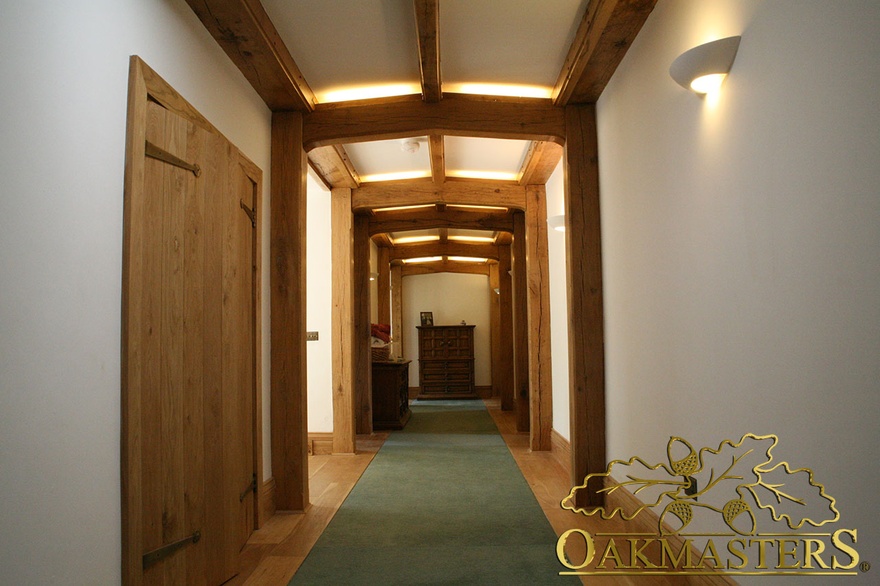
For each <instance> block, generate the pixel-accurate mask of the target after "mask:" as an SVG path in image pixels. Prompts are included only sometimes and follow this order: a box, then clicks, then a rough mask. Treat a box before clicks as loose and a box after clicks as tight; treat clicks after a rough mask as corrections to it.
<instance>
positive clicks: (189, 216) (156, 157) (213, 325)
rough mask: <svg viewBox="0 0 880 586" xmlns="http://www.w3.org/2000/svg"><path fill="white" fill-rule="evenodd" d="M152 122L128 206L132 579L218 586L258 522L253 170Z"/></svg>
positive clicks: (239, 158) (213, 144)
mask: <svg viewBox="0 0 880 586" xmlns="http://www.w3.org/2000/svg"><path fill="white" fill-rule="evenodd" d="M144 116H145V119H146V124H145V130H144V139H145V156H144V159H143V175H142V176H143V183H142V186H143V188H142V189H141V190H131V193H130V194H129V196H128V197H130V200H129V201H127V202H126V205H127V206H128V208H129V209H128V210H127V212H126V230H127V236H126V250H127V251H126V262H127V263H128V266H127V268H126V269H125V274H126V283H125V288H126V291H125V292H124V302H123V306H124V308H123V311H124V314H125V316H124V330H125V334H124V336H123V338H124V341H123V343H124V346H125V348H124V353H125V356H124V361H125V363H126V366H125V368H124V374H123V394H124V399H123V409H124V416H123V428H124V430H123V434H124V435H123V444H124V451H125V452H127V455H125V456H124V461H123V477H124V478H123V493H124V495H123V498H124V503H123V507H124V509H125V507H126V506H128V507H134V508H136V509H137V510H135V511H132V510H124V512H123V518H124V519H126V518H133V519H137V522H134V521H128V522H127V526H126V527H124V532H125V533H127V535H125V536H124V541H123V545H124V549H125V548H126V545H127V546H128V547H130V548H131V549H136V550H137V551H135V552H134V555H130V556H129V557H128V561H127V562H124V566H125V568H124V569H125V579H126V582H127V583H143V584H206V585H209V586H213V585H216V584H222V583H223V582H225V581H227V580H229V579H230V578H231V577H233V576H234V575H235V574H236V572H237V571H238V556H239V552H240V551H241V548H242V547H243V546H244V544H245V542H246V540H247V538H248V537H249V536H250V534H251V532H252V531H253V529H254V520H255V502H254V499H255V496H254V495H255V490H254V489H255V486H256V478H257V466H256V456H255V451H256V450H255V447H254V442H255V425H256V410H255V403H256V392H257V389H256V384H255V381H256V371H255V368H256V365H255V346H256V344H255V336H256V333H255V327H256V324H255V311H256V308H255V303H256V289H255V281H254V270H255V266H256V258H255V253H256V238H255V233H254V232H255V224H254V221H253V214H254V210H255V207H256V202H257V183H256V181H255V179H254V172H255V170H256V172H257V173H258V172H259V170H258V169H255V168H254V167H253V166H252V164H251V163H250V162H249V161H247V160H246V159H245V158H244V157H243V155H241V154H240V153H239V151H238V150H237V149H236V148H235V147H234V146H233V145H232V144H231V143H229V142H228V141H227V140H226V139H225V138H224V137H223V136H222V135H220V134H219V133H216V132H212V131H211V130H209V129H206V128H205V127H204V126H202V125H197V124H194V123H193V122H192V121H190V120H188V119H187V118H184V117H182V116H180V115H178V114H176V113H175V112H172V111H171V110H169V109H166V108H165V107H163V106H162V105H160V104H159V103H157V102H155V101H146V106H145V112H144ZM126 458H127V459H126ZM125 524H126V523H125V522H124V525H125ZM126 555H127V553H126V552H125V551H124V552H123V556H126Z"/></svg>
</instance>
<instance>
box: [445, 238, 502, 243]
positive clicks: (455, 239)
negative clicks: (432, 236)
mask: <svg viewBox="0 0 880 586" xmlns="http://www.w3.org/2000/svg"><path fill="white" fill-rule="evenodd" d="M448 240H454V241H456V242H487V243H492V242H495V239H494V238H492V237H491V236H449V237H448Z"/></svg>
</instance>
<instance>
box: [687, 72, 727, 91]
mask: <svg viewBox="0 0 880 586" xmlns="http://www.w3.org/2000/svg"><path fill="white" fill-rule="evenodd" d="M725 77H727V74H726V73H711V74H709V75H703V76H702V77H698V78H696V79H695V80H694V81H692V82H691V89H692V90H694V91H695V92H697V93H698V94H711V93H713V92H717V91H718V89H719V88H721V83H722V82H723V81H724V78H725Z"/></svg>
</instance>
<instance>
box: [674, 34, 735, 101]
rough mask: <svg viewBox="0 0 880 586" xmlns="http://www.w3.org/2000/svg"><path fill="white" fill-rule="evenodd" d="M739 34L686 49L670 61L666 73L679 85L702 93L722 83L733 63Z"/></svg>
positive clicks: (716, 87)
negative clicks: (670, 63)
mask: <svg viewBox="0 0 880 586" xmlns="http://www.w3.org/2000/svg"><path fill="white" fill-rule="evenodd" d="M739 41H740V37H727V38H725V39H718V40H717V41H712V42H710V43H706V44H705V45H700V46H698V47H694V48H693V49H690V50H688V51H685V52H684V53H682V54H681V55H679V56H678V58H677V59H676V60H675V61H673V62H672V65H671V66H670V67H669V75H670V76H672V79H674V80H675V81H676V83H678V84H679V85H680V86H681V87H683V88H685V89H688V90H691V91H694V92H696V93H698V94H705V93H708V92H710V91H714V90H716V89H718V87H720V86H721V82H722V81H724V77H725V76H726V75H727V72H729V71H730V67H731V66H732V65H733V59H734V58H735V57H736V51H737V49H738V48H739Z"/></svg>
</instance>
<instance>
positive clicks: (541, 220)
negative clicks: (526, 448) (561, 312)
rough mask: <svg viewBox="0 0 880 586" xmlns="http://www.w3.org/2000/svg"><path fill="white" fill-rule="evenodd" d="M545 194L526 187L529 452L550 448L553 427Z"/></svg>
mask: <svg viewBox="0 0 880 586" xmlns="http://www.w3.org/2000/svg"><path fill="white" fill-rule="evenodd" d="M546 194H547V192H546V188H545V187H544V186H543V185H529V186H527V187H526V269H527V271H528V274H527V281H528V297H527V298H526V305H527V309H528V326H529V328H528V330H529V337H528V352H529V389H530V394H529V399H530V409H529V413H530V415H531V417H530V420H531V423H530V427H529V431H530V438H529V439H530V445H531V449H532V451H547V450H549V449H550V447H551V446H550V431H551V429H552V427H553V363H552V361H551V358H550V267H549V263H548V244H547V195H546Z"/></svg>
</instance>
